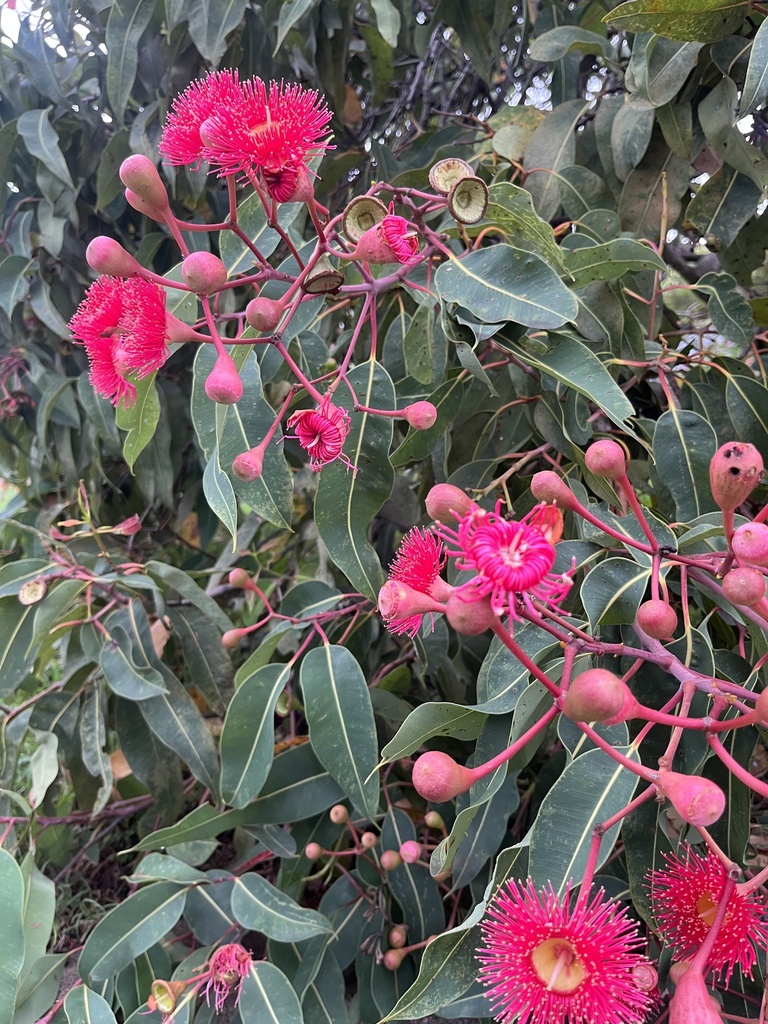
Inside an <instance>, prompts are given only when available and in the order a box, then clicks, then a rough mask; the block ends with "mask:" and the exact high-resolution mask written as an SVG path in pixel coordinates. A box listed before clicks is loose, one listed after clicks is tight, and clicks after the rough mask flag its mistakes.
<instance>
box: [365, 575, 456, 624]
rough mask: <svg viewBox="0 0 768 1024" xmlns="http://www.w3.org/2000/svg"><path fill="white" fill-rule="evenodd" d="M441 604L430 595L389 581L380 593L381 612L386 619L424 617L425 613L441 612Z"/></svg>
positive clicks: (442, 607)
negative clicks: (412, 616)
mask: <svg viewBox="0 0 768 1024" xmlns="http://www.w3.org/2000/svg"><path fill="white" fill-rule="evenodd" d="M443 610H444V605H442V604H439V603H438V602H437V601H435V600H434V599H433V598H431V597H430V596H429V594H422V593H421V592H420V591H418V590H414V589H413V587H409V586H408V584H407V583H398V582H397V581H396V580H389V581H388V582H387V583H385V584H384V586H383V587H382V588H381V590H380V591H379V611H380V612H381V614H382V616H383V618H384V619H387V620H388V619H407V618H408V617H409V616H410V615H424V614H425V612H441V611H443Z"/></svg>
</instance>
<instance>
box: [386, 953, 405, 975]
mask: <svg viewBox="0 0 768 1024" xmlns="http://www.w3.org/2000/svg"><path fill="white" fill-rule="evenodd" d="M404 959H405V953H403V952H401V950H399V949H388V950H387V952H386V953H385V954H384V959H383V963H384V966H385V967H386V968H387V970H388V971H396V970H397V969H398V967H399V966H400V964H401V963H402V962H403V960H404Z"/></svg>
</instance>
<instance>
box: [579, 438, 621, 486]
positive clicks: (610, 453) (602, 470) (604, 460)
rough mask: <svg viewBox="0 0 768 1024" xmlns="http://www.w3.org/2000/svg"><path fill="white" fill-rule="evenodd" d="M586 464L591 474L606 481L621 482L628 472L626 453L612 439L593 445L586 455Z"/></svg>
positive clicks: (596, 442)
mask: <svg viewBox="0 0 768 1024" xmlns="http://www.w3.org/2000/svg"><path fill="white" fill-rule="evenodd" d="M584 462H585V464H586V467H587V469H588V470H589V471H590V473H594V474H595V476H602V477H605V479H606V480H620V479H621V477H623V476H624V474H625V473H626V472H627V455H626V452H625V451H624V449H623V448H622V447H621V445H620V444H619V443H618V442H617V441H611V439H610V438H604V439H603V440H602V441H595V442H594V444H591V445H590V446H589V448H587V450H586V452H585V453H584Z"/></svg>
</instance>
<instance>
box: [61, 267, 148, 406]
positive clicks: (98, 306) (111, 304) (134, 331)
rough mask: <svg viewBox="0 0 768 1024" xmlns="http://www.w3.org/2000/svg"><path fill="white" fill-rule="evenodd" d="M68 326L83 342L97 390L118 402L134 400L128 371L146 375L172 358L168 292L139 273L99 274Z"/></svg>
mask: <svg viewBox="0 0 768 1024" xmlns="http://www.w3.org/2000/svg"><path fill="white" fill-rule="evenodd" d="M69 327H70V330H71V331H72V334H73V336H74V338H75V339H76V340H77V341H80V342H82V343H83V345H84V346H85V351H86V353H87V355H88V362H89V363H90V378H91V383H92V384H93V388H94V390H95V391H96V392H98V394H100V395H103V397H104V398H109V399H111V401H112V402H113V404H115V405H118V404H119V403H121V402H123V403H124V404H125V405H132V404H133V402H134V401H135V399H136V388H135V386H134V385H133V384H132V383H131V382H130V381H129V380H126V374H129V373H131V374H134V375H135V376H136V377H146V376H147V375H148V374H150V373H152V372H153V371H154V370H157V369H159V368H160V367H161V366H162V365H163V363H164V362H165V360H166V359H167V357H168V349H167V347H166V341H167V338H168V335H167V331H166V316H165V296H164V293H163V291H162V289H161V288H159V287H158V285H156V284H154V283H153V282H151V281H145V280H144V279H143V278H140V277H132V278H130V279H129V280H125V279H124V278H121V277H99V278H97V280H96V281H94V283H93V284H92V285H91V287H90V288H89V289H88V291H87V292H86V295H85V298H84V299H83V301H82V302H81V303H80V305H79V307H78V309H77V312H76V313H75V315H74V316H73V317H72V319H71V320H70V322H69Z"/></svg>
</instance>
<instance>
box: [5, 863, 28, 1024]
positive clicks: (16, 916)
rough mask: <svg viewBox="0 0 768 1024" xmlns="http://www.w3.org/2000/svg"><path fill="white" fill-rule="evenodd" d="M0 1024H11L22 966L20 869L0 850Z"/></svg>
mask: <svg viewBox="0 0 768 1024" xmlns="http://www.w3.org/2000/svg"><path fill="white" fill-rule="evenodd" d="M0 906H1V907H2V908H3V927H2V929H0V1024H11V1022H12V1021H13V1011H14V1007H15V1006H16V990H17V988H18V985H19V976H20V974H21V969H22V966H23V964H24V929H23V917H24V876H23V875H22V873H21V868H20V867H19V865H18V864H17V863H16V861H15V860H14V859H13V857H12V856H11V855H10V853H8V851H7V850H4V849H2V848H0Z"/></svg>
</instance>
